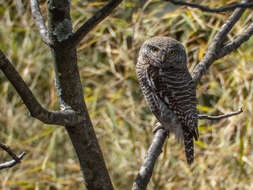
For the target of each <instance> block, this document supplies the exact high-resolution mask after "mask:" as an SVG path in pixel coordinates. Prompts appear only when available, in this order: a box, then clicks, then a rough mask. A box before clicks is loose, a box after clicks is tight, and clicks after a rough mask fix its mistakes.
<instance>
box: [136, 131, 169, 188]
mask: <svg viewBox="0 0 253 190" xmlns="http://www.w3.org/2000/svg"><path fill="white" fill-rule="evenodd" d="M166 137H167V132H166V131H165V130H163V129H159V130H157V131H156V133H155V136H154V138H153V141H152V144H151V146H150V147H149V149H148V152H147V154H146V157H145V159H144V162H143V164H142V166H141V169H140V170H139V173H138V175H137V178H136V180H135V182H134V184H133V188H132V190H145V189H146V188H147V185H148V182H149V180H150V178H151V176H152V172H153V169H154V165H155V161H156V159H157V158H158V156H159V155H160V154H161V153H162V148H163V144H164V142H165V139H166Z"/></svg>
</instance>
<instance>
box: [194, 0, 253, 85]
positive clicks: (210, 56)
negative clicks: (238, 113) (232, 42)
mask: <svg viewBox="0 0 253 190" xmlns="http://www.w3.org/2000/svg"><path fill="white" fill-rule="evenodd" d="M249 1H250V0H246V2H249ZM244 11H245V8H239V9H236V10H235V11H234V12H233V13H232V15H231V16H230V17H229V18H228V20H227V21H226V22H225V23H224V24H223V25H222V27H221V29H220V30H219V31H218V32H217V33H216V35H215V37H214V39H213V41H212V42H211V44H210V45H209V48H208V49H207V51H206V52H205V56H204V57H203V58H202V60H201V61H200V63H199V64H198V65H197V67H196V68H195V69H194V71H193V74H192V77H193V80H194V82H195V84H197V83H198V82H199V81H200V79H201V77H202V76H203V74H205V73H206V71H207V69H208V68H209V67H210V66H211V65H212V64H213V62H214V61H216V60H217V59H219V58H221V57H223V56H225V55H227V54H228V53H230V52H231V51H232V50H231V51H226V50H225V49H223V48H224V47H225V45H224V43H225V39H226V36H227V34H228V33H229V32H230V30H231V29H232V28H233V26H234V25H235V24H236V23H237V21H238V20H239V19H240V18H241V16H242V14H243V12H244ZM246 36H247V39H249V38H250V36H252V33H250V34H247V35H246ZM244 40H246V38H244ZM240 42H241V43H240V45H241V44H242V40H241V41H240ZM238 47H239V46H237V48H238ZM234 49H236V48H235V46H234V48H233V50H234ZM221 51H222V52H223V55H222V56H221V53H220V52H221Z"/></svg>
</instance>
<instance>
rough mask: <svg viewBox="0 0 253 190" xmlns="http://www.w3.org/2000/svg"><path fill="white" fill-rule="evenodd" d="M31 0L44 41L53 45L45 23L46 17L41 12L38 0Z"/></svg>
mask: <svg viewBox="0 0 253 190" xmlns="http://www.w3.org/2000/svg"><path fill="white" fill-rule="evenodd" d="M30 2H31V10H32V16H33V19H34V21H35V24H36V26H37V28H38V30H39V32H40V35H41V38H42V40H43V42H45V43H46V44H47V45H51V44H52V43H51V41H50V38H49V33H48V29H47V27H46V25H45V21H44V18H43V16H42V14H41V11H40V7H39V3H38V0H30Z"/></svg>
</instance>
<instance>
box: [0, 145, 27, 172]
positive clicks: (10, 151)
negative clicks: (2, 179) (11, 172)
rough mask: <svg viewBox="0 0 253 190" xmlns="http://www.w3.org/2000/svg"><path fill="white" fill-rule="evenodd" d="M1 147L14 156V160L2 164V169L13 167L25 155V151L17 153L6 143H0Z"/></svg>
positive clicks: (0, 168)
mask: <svg viewBox="0 0 253 190" xmlns="http://www.w3.org/2000/svg"><path fill="white" fill-rule="evenodd" d="M0 148H2V149H3V150H4V151H6V152H7V153H8V154H9V155H10V156H11V157H12V158H13V160H11V161H8V162H4V163H1V164H0V170H2V169H5V168H11V167H13V166H15V165H16V164H18V163H20V161H21V159H22V158H23V157H24V156H25V154H26V153H25V152H23V153H21V154H20V155H18V156H17V155H16V154H15V153H14V152H13V151H12V150H11V149H10V148H9V147H7V146H6V145H4V144H2V143H0Z"/></svg>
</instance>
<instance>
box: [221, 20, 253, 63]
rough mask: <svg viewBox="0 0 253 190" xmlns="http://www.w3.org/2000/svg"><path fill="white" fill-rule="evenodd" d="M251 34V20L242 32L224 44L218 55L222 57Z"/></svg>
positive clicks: (252, 27) (252, 24) (252, 33)
mask: <svg viewBox="0 0 253 190" xmlns="http://www.w3.org/2000/svg"><path fill="white" fill-rule="evenodd" d="M252 35H253V22H252V23H251V24H250V26H249V27H248V28H247V29H246V30H245V31H244V33H243V34H241V35H240V36H238V37H237V38H236V39H235V40H233V41H232V42H230V43H229V44H227V45H225V46H224V47H223V48H222V49H221V50H220V52H219V54H218V57H219V58H222V57H224V56H225V55H227V54H229V53H231V52H232V51H234V50H236V49H237V48H239V47H240V46H241V45H242V44H243V43H244V42H246V41H248V40H249V38H250V37H251V36H252Z"/></svg>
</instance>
